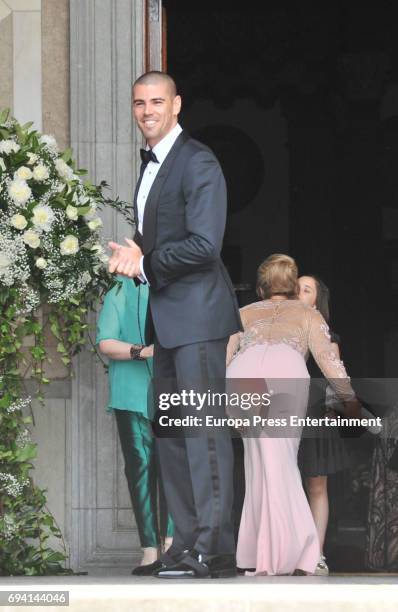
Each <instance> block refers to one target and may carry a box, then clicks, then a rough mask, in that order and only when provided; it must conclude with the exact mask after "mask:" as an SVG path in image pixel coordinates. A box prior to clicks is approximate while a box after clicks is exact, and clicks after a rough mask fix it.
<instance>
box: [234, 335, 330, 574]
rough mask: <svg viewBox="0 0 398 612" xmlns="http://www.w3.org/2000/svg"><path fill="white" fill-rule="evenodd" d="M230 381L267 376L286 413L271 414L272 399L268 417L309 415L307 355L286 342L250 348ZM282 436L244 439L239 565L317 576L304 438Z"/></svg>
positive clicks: (317, 550) (260, 571) (258, 570)
mask: <svg viewBox="0 0 398 612" xmlns="http://www.w3.org/2000/svg"><path fill="white" fill-rule="evenodd" d="M227 377H228V378H257V379H259V378H265V379H266V383H267V386H268V388H269V389H272V391H273V396H274V397H275V396H276V395H277V394H278V393H284V398H285V401H284V405H283V411H282V412H281V411H278V413H275V411H274V413H272V401H271V410H270V413H269V416H270V417H277V416H279V417H286V418H289V415H293V414H295V415H297V416H305V413H306V410H307V400H308V384H305V382H306V381H308V380H309V375H308V371H307V368H306V365H305V361H304V358H303V356H302V355H301V354H300V353H298V352H297V351H296V350H295V349H294V348H292V347H291V346H289V345H288V344H285V343H280V344H273V345H269V344H267V343H263V344H255V345H254V346H251V347H249V348H247V349H246V350H245V352H244V353H242V354H241V355H237V356H236V357H235V359H234V360H233V361H232V363H231V364H230V365H229V367H228V370H227ZM292 387H293V388H292ZM296 433H297V432H296ZM274 435H275V434H274ZM280 435H281V436H284V437H280V438H275V437H267V434H264V435H263V436H262V437H251V438H245V437H244V438H243V444H244V452H245V455H244V456H245V479H246V493H245V500H244V505H243V511H242V518H241V523H240V529H239V538H238V546H237V564H238V567H241V568H256V571H255V574H257V575H259V574H267V575H281V574H292V573H293V572H294V570H295V569H301V570H303V571H305V572H308V573H313V572H314V571H315V568H316V565H317V563H318V561H319V556H320V548H319V540H318V535H317V531H316V527H315V523H314V519H313V517H312V514H311V510H310V507H309V505H308V501H307V498H306V495H305V493H304V490H303V487H302V484H301V476H300V472H299V469H298V467H297V452H298V447H299V442H300V439H299V437H288V435H289V434H288V433H287V430H282V432H281V434H280ZM292 435H293V434H292V433H291V434H290V436H292Z"/></svg>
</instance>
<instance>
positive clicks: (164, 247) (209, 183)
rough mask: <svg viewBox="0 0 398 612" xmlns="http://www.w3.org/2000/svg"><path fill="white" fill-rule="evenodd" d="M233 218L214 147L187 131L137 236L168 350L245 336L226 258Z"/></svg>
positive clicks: (162, 174)
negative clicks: (225, 240)
mask: <svg viewBox="0 0 398 612" xmlns="http://www.w3.org/2000/svg"><path fill="white" fill-rule="evenodd" d="M137 191H138V189H137V190H136V194H135V197H134V209H135V218H136V219H137V218H138V216H137V206H136V200H137ZM226 215H227V192H226V185H225V179H224V176H223V173H222V170H221V167H220V164H219V163H218V161H217V159H216V157H215V156H214V154H213V153H212V151H211V150H210V149H209V148H208V147H206V146H205V145H204V144H202V143H200V142H198V141H197V140H194V139H192V138H190V137H189V136H188V135H187V133H186V132H184V131H183V132H182V133H181V134H180V135H179V136H178V138H177V140H176V141H175V143H174V145H173V146H172V148H171V149H170V151H169V153H168V155H167V157H166V159H165V160H164V162H163V163H162V166H161V168H160V170H159V172H158V174H157V176H156V178H155V180H154V182H153V185H152V187H151V190H150V192H149V194H148V198H147V201H146V204H145V211H144V219H143V231H142V234H143V236H141V235H139V234H138V232H137V233H136V236H135V240H136V242H137V243H139V244H140V245H141V247H142V251H143V254H144V272H145V275H146V277H147V279H148V281H149V283H150V287H149V308H150V314H151V319H152V322H153V326H154V330H155V332H156V336H157V339H158V341H159V343H160V344H161V345H162V346H163V347H165V348H175V347H177V346H183V345H186V344H192V343H194V342H203V341H207V340H216V339H220V338H225V337H226V336H229V335H231V334H233V333H235V332H237V331H238V330H241V329H242V324H241V320H240V315H239V309H238V304H237V300H236V296H235V292H234V288H233V285H232V283H231V280H230V278H229V275H228V272H227V271H226V269H225V267H224V265H223V263H222V261H221V258H220V253H221V247H222V241H223V236H224V230H225V222H226Z"/></svg>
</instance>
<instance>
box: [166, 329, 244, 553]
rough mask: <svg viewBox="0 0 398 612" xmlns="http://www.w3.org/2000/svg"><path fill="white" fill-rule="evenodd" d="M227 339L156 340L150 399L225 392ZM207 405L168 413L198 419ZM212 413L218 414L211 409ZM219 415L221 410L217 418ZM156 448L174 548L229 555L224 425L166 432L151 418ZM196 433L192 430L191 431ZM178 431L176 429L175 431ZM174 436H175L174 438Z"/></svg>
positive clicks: (228, 450) (228, 448) (229, 458)
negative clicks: (167, 343)
mask: <svg viewBox="0 0 398 612" xmlns="http://www.w3.org/2000/svg"><path fill="white" fill-rule="evenodd" d="M227 341H228V338H224V339H222V340H213V341H207V342H200V343H195V344H190V345H186V346H181V347H177V348H174V349H165V348H163V347H162V346H160V345H159V343H158V342H157V340H156V339H155V352H154V380H155V398H156V397H157V398H159V393H160V392H165V391H167V392H168V393H172V392H181V391H182V390H186V391H188V390H193V391H195V392H200V393H206V392H207V391H209V390H210V391H216V392H223V391H225V357H226V345H227ZM205 410H207V412H208V413H212V411H213V412H214V409H213V408H212V407H206V409H203V410H201V411H197V410H196V408H192V407H190V408H187V407H184V406H181V407H180V408H176V409H171V410H168V411H167V412H168V413H169V414H171V415H174V416H175V415H177V416H180V417H184V415H187V414H191V415H195V414H196V415H197V416H203V413H204V412H205ZM216 412H217V411H216ZM221 413H222V414H224V416H225V412H224V409H222V410H221V411H218V414H221ZM165 414H167V413H166V411H161V410H158V412H157V416H159V415H162V416H163V415H165ZM155 422H157V425H156V426H155V429H156V433H157V450H158V455H159V462H160V466H161V475H162V481H163V486H164V491H165V495H166V500H167V505H168V508H169V511H170V513H171V516H172V518H173V521H174V539H173V550H175V551H179V552H180V551H182V550H186V549H188V550H189V549H192V548H195V550H197V551H198V552H200V553H202V554H232V553H234V552H235V542H234V534H233V526H232V517H231V514H232V506H233V479H232V474H233V453H232V443H231V436H230V431H229V428H228V427H223V428H221V429H218V430H217V431H215V429H212V428H198V429H195V428H188V429H186V428H185V429H183V430H182V429H181V428H176V430H175V431H174V432H173V431H172V429H171V430H169V431H167V429H165V428H164V427H160V426H159V422H158V421H157V419H155ZM194 429H195V431H194ZM177 430H178V431H177ZM173 436H174V437H173Z"/></svg>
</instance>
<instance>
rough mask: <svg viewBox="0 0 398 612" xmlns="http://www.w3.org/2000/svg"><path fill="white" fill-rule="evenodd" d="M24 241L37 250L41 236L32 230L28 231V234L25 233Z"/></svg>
mask: <svg viewBox="0 0 398 612" xmlns="http://www.w3.org/2000/svg"><path fill="white" fill-rule="evenodd" d="M23 240H24V242H25V243H26V244H27V245H28V246H30V247H31V248H32V249H37V247H38V246H40V237H39V234H37V233H36V232H34V231H33V230H31V229H29V230H26V232H24V234H23Z"/></svg>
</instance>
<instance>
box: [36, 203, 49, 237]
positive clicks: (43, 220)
mask: <svg viewBox="0 0 398 612" xmlns="http://www.w3.org/2000/svg"><path fill="white" fill-rule="evenodd" d="M32 221H33V225H34V226H35V227H37V228H38V229H41V230H43V231H45V232H48V231H49V230H50V228H51V224H52V222H53V221H54V212H53V211H52V210H51V208H50V207H49V206H47V205H46V204H38V206H35V207H34V209H33V217H32Z"/></svg>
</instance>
